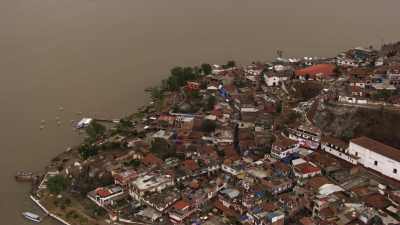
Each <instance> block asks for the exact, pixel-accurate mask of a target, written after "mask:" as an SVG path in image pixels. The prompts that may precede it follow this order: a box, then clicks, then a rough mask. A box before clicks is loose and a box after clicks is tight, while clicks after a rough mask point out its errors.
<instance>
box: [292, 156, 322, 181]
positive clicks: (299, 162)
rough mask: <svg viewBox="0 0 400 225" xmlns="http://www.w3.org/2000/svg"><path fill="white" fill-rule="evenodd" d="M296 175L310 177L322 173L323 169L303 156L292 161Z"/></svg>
mask: <svg viewBox="0 0 400 225" xmlns="http://www.w3.org/2000/svg"><path fill="white" fill-rule="evenodd" d="M292 165H293V172H294V175H295V176H296V177H298V178H303V179H305V178H309V177H314V176H317V175H320V174H321V169H320V168H319V167H318V166H317V165H315V164H314V163H312V162H307V161H305V160H304V159H302V158H299V159H295V160H293V161H292Z"/></svg>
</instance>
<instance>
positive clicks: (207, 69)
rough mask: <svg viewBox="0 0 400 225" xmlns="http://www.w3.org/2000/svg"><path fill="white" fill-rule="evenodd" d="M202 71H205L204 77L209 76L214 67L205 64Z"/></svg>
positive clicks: (202, 65)
mask: <svg viewBox="0 0 400 225" xmlns="http://www.w3.org/2000/svg"><path fill="white" fill-rule="evenodd" d="M201 70H203V74H204V75H208V74H211V72H212V67H211V65H210V64H208V63H203V64H201Z"/></svg>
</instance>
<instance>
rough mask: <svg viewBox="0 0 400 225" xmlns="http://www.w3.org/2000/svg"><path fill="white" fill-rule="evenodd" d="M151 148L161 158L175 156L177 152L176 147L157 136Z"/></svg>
mask: <svg viewBox="0 0 400 225" xmlns="http://www.w3.org/2000/svg"><path fill="white" fill-rule="evenodd" d="M150 150H151V152H153V153H154V154H155V155H157V156H158V157H159V158H161V159H166V158H168V157H172V156H175V153H176V151H175V148H174V147H173V146H171V145H170V144H169V143H168V141H167V140H165V139H163V138H155V139H154V140H153V141H152V142H151V148H150Z"/></svg>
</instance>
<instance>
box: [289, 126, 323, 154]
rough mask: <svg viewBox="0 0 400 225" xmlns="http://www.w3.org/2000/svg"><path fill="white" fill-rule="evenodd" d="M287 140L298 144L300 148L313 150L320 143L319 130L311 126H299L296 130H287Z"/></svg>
mask: <svg viewBox="0 0 400 225" xmlns="http://www.w3.org/2000/svg"><path fill="white" fill-rule="evenodd" d="M288 131H289V138H290V139H292V140H296V141H298V142H299V144H300V146H301V147H303V148H307V149H312V150H315V149H317V148H318V147H319V144H320V141H321V130H320V129H319V128H317V127H314V126H312V125H300V126H298V127H297V128H289V129H288Z"/></svg>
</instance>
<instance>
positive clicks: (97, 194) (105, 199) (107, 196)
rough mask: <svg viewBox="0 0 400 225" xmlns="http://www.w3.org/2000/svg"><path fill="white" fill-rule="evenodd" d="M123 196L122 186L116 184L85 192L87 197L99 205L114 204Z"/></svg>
mask: <svg viewBox="0 0 400 225" xmlns="http://www.w3.org/2000/svg"><path fill="white" fill-rule="evenodd" d="M123 196H124V191H123V189H122V187H120V186H117V185H112V186H108V187H99V188H96V189H95V190H93V191H91V192H89V193H88V194H87V197H88V198H89V199H90V200H92V201H93V202H94V203H96V205H98V206H100V207H106V206H109V205H114V204H115V203H116V201H117V200H119V199H120V198H122V197H123Z"/></svg>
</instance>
